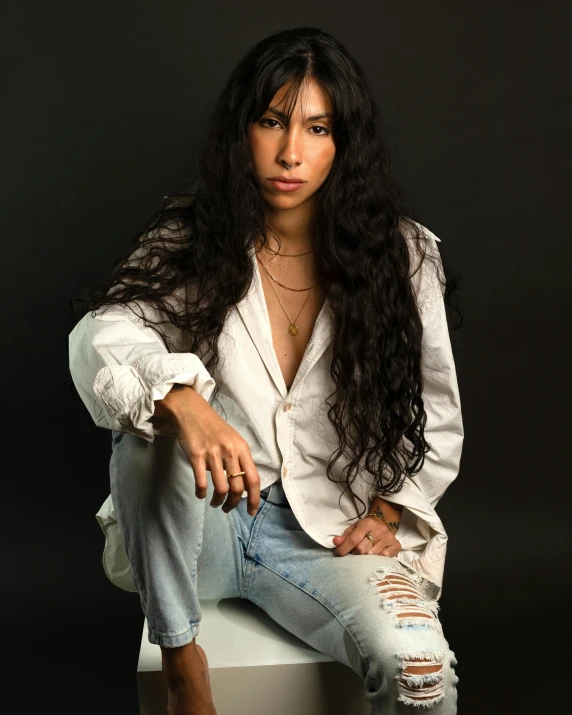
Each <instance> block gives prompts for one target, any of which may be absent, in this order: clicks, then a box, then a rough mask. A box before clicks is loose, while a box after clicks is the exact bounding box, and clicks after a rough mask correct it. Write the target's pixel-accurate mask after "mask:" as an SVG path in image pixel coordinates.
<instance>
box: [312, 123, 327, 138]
mask: <svg viewBox="0 0 572 715" xmlns="http://www.w3.org/2000/svg"><path fill="white" fill-rule="evenodd" d="M310 128H311V129H323V130H324V133H323V134H316V136H317V137H325V136H327V135H328V134H329V133H330V131H329V129H326V127H320V126H318V125H317V124H316V125H314V126H313V127H310ZM312 133H313V134H315V132H312Z"/></svg>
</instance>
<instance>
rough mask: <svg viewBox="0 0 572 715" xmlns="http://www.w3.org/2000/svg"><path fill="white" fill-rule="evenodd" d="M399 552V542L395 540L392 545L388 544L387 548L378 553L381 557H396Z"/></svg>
mask: <svg viewBox="0 0 572 715" xmlns="http://www.w3.org/2000/svg"><path fill="white" fill-rule="evenodd" d="M400 551H401V542H400V541H398V540H397V539H395V542H394V543H393V544H390V545H389V546H386V547H385V548H383V550H382V551H380V554H381V555H382V556H397V554H398V553H399V552H400Z"/></svg>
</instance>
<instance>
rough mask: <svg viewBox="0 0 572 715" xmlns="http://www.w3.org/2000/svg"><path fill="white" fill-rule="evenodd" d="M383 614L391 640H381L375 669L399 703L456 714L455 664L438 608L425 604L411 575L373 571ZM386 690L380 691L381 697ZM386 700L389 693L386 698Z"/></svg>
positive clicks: (388, 638)
mask: <svg viewBox="0 0 572 715" xmlns="http://www.w3.org/2000/svg"><path fill="white" fill-rule="evenodd" d="M371 583H372V584H373V585H374V586H375V587H376V590H377V591H378V593H379V596H380V603H381V606H382V607H383V609H384V610H385V611H386V612H387V613H388V614H389V615H390V616H391V620H390V621H389V622H390V623H391V622H392V623H393V627H394V628H395V630H394V632H393V637H389V635H388V637H387V638H383V639H380V640H381V641H384V642H380V643H379V648H378V649H376V650H377V652H378V655H379V657H376V656H374V660H376V661H378V662H377V664H372V665H374V667H373V670H374V671H377V672H378V673H380V674H383V677H382V679H383V680H384V681H385V682H386V683H387V682H388V681H390V680H391V679H392V678H391V676H389V678H387V676H388V675H389V674H390V673H391V674H393V680H394V681H395V686H394V687H392V686H391V685H389V689H390V690H392V691H393V694H394V697H396V699H397V701H398V702H402V703H404V704H406V705H409V706H412V707H419V708H432V707H434V706H436V705H438V704H439V703H442V705H440V707H439V709H438V710H439V713H440V714H441V713H445V712H447V713H456V700H457V693H456V687H455V686H456V683H457V682H458V678H457V676H456V675H455V671H454V666H455V665H456V659H455V656H454V653H453V652H452V651H451V650H449V647H448V643H447V641H446V640H445V638H444V636H443V630H442V627H441V623H440V622H439V619H438V616H437V612H438V604H437V603H436V602H435V601H434V600H427V599H426V598H425V597H424V595H423V593H422V592H421V586H420V583H419V581H418V580H416V579H415V578H414V576H413V575H409V574H408V573H401V572H397V571H395V572H392V571H387V570H383V571H377V572H376V573H375V575H374V576H372V578H371ZM384 690H385V688H384V687H381V688H380V692H379V694H380V696H381V695H382V691H384ZM385 695H387V692H386V693H385Z"/></svg>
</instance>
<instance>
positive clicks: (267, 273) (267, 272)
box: [256, 256, 318, 293]
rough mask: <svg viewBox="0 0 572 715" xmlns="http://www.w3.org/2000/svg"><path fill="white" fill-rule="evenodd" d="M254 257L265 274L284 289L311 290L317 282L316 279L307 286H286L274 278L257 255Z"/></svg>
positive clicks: (299, 291)
mask: <svg viewBox="0 0 572 715" xmlns="http://www.w3.org/2000/svg"><path fill="white" fill-rule="evenodd" d="M256 258H257V260H258V262H259V263H260V265H261V266H262V268H264V270H265V271H266V275H268V276H270V278H272V280H273V281H274V282H275V283H278V285H279V286H281V287H282V288H286V290H293V291H295V292H296V293H301V292H302V291H305V290H312V288H314V286H316V285H317V283H318V281H316V283H313V284H312V285H311V286H310V287H309V288H289V287H288V286H285V285H284V284H283V283H280V282H279V281H277V280H276V278H274V276H273V275H272V273H270V271H269V270H268V268H266V266H265V265H264V263H262V261H261V260H260V258H258V256H257V257H256Z"/></svg>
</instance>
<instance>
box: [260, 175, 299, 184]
mask: <svg viewBox="0 0 572 715" xmlns="http://www.w3.org/2000/svg"><path fill="white" fill-rule="evenodd" d="M268 181H279V182H280V183H281V184H305V183H306V182H305V181H304V179H298V177H296V176H270V177H269V179H268Z"/></svg>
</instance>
